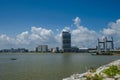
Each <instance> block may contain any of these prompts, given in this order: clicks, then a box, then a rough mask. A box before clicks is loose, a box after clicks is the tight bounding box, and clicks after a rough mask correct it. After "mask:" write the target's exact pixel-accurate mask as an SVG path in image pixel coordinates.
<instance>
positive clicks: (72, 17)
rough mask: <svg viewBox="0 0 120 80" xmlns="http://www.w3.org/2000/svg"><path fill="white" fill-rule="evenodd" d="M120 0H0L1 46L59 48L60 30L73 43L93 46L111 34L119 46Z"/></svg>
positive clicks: (74, 44)
mask: <svg viewBox="0 0 120 80" xmlns="http://www.w3.org/2000/svg"><path fill="white" fill-rule="evenodd" d="M119 3H120V1H119V0H114V1H113V0H109V1H108V0H76V1H72V0H70V1H64V0H58V1H56V0H50V1H46V0H10V1H9V0H0V17H1V18H0V49H3V48H18V47H25V48H28V49H29V48H30V49H33V48H34V47H36V46H37V45H40V44H46V45H49V46H50V47H57V46H58V47H61V35H62V31H63V30H69V31H70V32H71V41H72V44H71V45H72V46H77V47H95V46H96V45H97V39H98V38H103V37H104V36H108V37H109V36H113V38H114V44H115V47H120V46H119V45H120V40H119V39H120V36H119V35H120V32H119V31H120V15H119V14H120V10H119V7H120V5H119Z"/></svg>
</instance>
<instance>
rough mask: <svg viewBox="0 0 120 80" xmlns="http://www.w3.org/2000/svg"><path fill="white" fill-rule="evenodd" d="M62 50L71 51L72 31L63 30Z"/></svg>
mask: <svg viewBox="0 0 120 80" xmlns="http://www.w3.org/2000/svg"><path fill="white" fill-rule="evenodd" d="M62 50H63V52H71V33H70V32H67V31H63V32H62Z"/></svg>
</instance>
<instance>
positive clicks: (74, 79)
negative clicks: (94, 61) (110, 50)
mask: <svg viewBox="0 0 120 80" xmlns="http://www.w3.org/2000/svg"><path fill="white" fill-rule="evenodd" d="M110 66H118V67H120V59H118V60H115V61H112V62H110V63H109V64H106V65H103V66H100V67H99V68H97V69H96V71H95V72H91V71H90V70H88V71H87V72H85V73H82V74H73V75H71V76H70V77H67V78H63V79H62V80H87V79H86V77H85V76H87V75H88V76H89V77H90V76H92V77H93V76H95V75H101V74H102V75H103V76H105V77H104V79H102V80H116V79H114V78H109V77H106V75H105V74H103V71H104V70H106V69H108V68H109V67H110ZM115 77H116V76H115ZM90 80H91V79H90ZM92 80H93V79H92ZM117 80H120V74H118V75H117Z"/></svg>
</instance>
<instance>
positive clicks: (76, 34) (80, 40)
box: [0, 17, 120, 49]
mask: <svg viewBox="0 0 120 80" xmlns="http://www.w3.org/2000/svg"><path fill="white" fill-rule="evenodd" d="M73 21H74V22H73V26H72V27H75V28H74V29H71V27H69V26H68V27H64V29H63V30H61V31H60V30H59V29H57V28H56V30H57V31H58V30H59V33H55V32H54V31H53V30H51V29H46V28H43V27H36V26H33V27H31V30H30V31H24V32H21V33H20V34H18V35H16V37H14V38H13V37H9V36H8V35H5V34H0V48H1V49H2V48H19V47H25V48H28V49H31V48H33V49H34V48H35V47H36V46H38V45H40V44H46V45H49V46H50V47H56V46H59V47H61V36H62V31H70V32H71V40H72V46H77V47H96V45H97V38H99V37H102V36H113V38H114V39H115V40H114V43H115V45H116V46H118V47H120V46H119V44H120V40H119V39H120V19H118V20H116V22H111V23H109V26H108V28H104V29H103V30H100V31H99V32H96V31H94V30H92V29H88V28H87V27H85V26H83V25H81V19H80V18H79V17H76V18H75V19H74V20H73Z"/></svg>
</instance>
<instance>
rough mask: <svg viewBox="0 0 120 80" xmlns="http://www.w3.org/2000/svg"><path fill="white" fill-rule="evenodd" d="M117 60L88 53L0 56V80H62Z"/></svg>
mask: <svg viewBox="0 0 120 80" xmlns="http://www.w3.org/2000/svg"><path fill="white" fill-rule="evenodd" d="M11 58H16V60H11ZM119 58H120V56H106V55H105V56H92V55H90V54H89V53H87V54H50V53H49V54H48V53H47V54H46V53H44V54H35V53H26V54H17V53H16V54H0V80H62V78H65V77H69V76H70V75H72V74H74V73H83V72H85V71H87V69H88V68H90V67H95V68H97V67H99V66H101V65H104V64H107V63H109V62H111V61H113V60H116V59H119Z"/></svg>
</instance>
